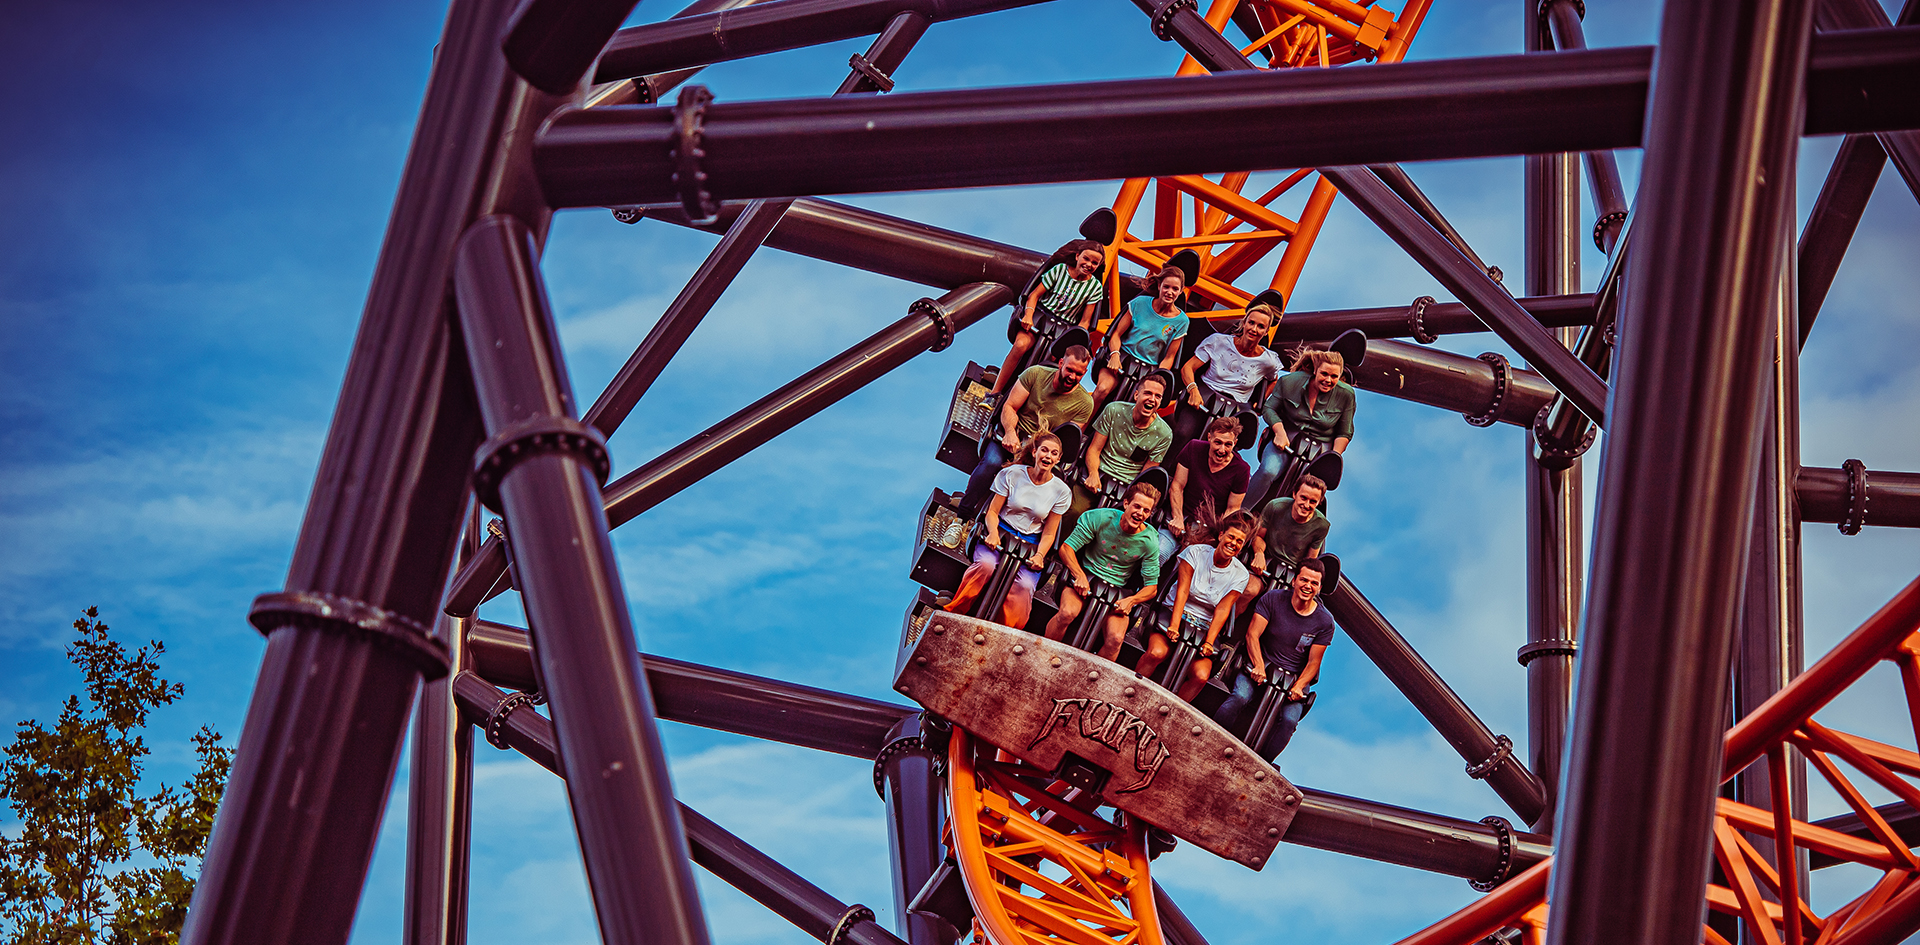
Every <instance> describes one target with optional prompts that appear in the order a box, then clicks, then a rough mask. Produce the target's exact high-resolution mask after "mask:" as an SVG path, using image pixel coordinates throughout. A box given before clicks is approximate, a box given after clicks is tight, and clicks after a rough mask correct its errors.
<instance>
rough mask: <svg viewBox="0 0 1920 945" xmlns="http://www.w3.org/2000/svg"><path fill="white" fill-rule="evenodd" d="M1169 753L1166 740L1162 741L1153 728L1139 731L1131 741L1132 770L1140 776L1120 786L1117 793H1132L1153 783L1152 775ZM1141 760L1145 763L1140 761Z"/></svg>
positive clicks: (1156, 772)
mask: <svg viewBox="0 0 1920 945" xmlns="http://www.w3.org/2000/svg"><path fill="white" fill-rule="evenodd" d="M1149 746H1151V747H1149ZM1171 755H1172V752H1169V751H1167V745H1166V742H1164V741H1162V740H1161V738H1160V736H1159V735H1157V734H1155V733H1154V731H1153V729H1151V728H1148V729H1146V731H1145V732H1143V733H1141V735H1140V739H1139V740H1138V741H1136V742H1134V743H1133V770H1135V771H1138V772H1140V773H1141V778H1140V780H1138V781H1135V782H1133V784H1131V785H1128V786H1127V787H1125V788H1122V789H1121V790H1120V792H1119V793H1121V794H1132V793H1133V792H1135V791H1140V790H1144V789H1145V788H1146V787H1147V785H1149V784H1152V783H1153V778H1154V776H1155V775H1157V774H1159V773H1160V766H1161V765H1162V764H1165V763H1166V760H1167V758H1168V757H1170V756H1171ZM1149 756H1151V757H1150V758H1149ZM1143 761H1144V762H1145V763H1142V762H1143Z"/></svg>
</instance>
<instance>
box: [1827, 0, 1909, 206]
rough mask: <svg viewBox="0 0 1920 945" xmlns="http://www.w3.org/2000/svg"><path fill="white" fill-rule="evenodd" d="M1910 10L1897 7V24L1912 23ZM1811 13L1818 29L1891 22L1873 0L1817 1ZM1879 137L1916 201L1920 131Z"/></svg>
mask: <svg viewBox="0 0 1920 945" xmlns="http://www.w3.org/2000/svg"><path fill="white" fill-rule="evenodd" d="M1914 10H1915V6H1914V5H1913V4H1908V5H1907V7H1906V8H1905V9H1903V10H1901V12H1900V23H1899V25H1901V26H1911V25H1913V22H1914V20H1913V18H1914V16H1915V13H1914ZM1814 16H1815V21H1816V22H1817V23H1818V24H1819V27H1820V29H1822V30H1868V29H1884V28H1886V27H1888V26H1891V25H1893V24H1892V23H1890V22H1888V20H1887V11H1885V10H1883V9H1881V8H1880V4H1878V3H1876V2H1874V0H1820V2H1819V3H1818V4H1817V8H1816V13H1815V14H1814ZM1879 138H1880V146H1881V147H1882V148H1885V149H1886V152H1887V159H1888V160H1890V161H1892V162H1893V166H1894V169H1896V170H1898V171H1899V172H1900V179H1901V180H1904V181H1906V182H1907V190H1908V191H1909V192H1911V193H1912V194H1913V197H1914V199H1915V200H1920V132H1915V131H1884V132H1882V133H1881V134H1880V135H1879Z"/></svg>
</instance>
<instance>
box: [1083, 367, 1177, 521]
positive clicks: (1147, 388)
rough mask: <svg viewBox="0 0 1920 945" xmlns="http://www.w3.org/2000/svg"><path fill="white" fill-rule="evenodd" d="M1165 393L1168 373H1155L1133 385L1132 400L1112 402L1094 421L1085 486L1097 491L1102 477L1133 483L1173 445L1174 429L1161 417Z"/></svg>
mask: <svg viewBox="0 0 1920 945" xmlns="http://www.w3.org/2000/svg"><path fill="white" fill-rule="evenodd" d="M1166 396H1167V376H1166V375H1165V374H1160V373H1154V374H1149V375H1147V376H1146V377H1143V378H1141V379H1140V383H1138V384H1136V385H1134V388H1133V403H1130V404H1129V403H1122V402H1115V403H1111V404H1108V405H1107V407H1106V409H1105V410H1102V411H1100V417H1099V419H1097V420H1095V421H1093V436H1092V438H1091V439H1090V440H1089V441H1088V442H1087V479H1086V485H1087V488H1088V489H1091V490H1093V491H1094V492H1099V491H1100V485H1101V480H1103V479H1112V480H1114V481H1116V482H1122V483H1127V482H1132V481H1133V480H1134V478H1135V477H1137V476H1139V475H1140V472H1141V470H1144V469H1146V468H1147V467H1148V466H1157V465H1159V464H1160V461H1161V460H1162V459H1165V458H1166V456H1167V448H1168V447H1169V446H1172V445H1173V428H1172V427H1169V426H1167V421H1165V420H1162V419H1160V404H1161V402H1162V401H1163V400H1164V399H1165V398H1166Z"/></svg>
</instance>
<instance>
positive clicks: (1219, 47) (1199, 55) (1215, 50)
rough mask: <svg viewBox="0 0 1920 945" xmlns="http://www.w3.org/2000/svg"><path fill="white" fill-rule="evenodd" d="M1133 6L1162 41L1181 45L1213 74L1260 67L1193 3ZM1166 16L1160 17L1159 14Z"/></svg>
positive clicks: (1144, 0)
mask: <svg viewBox="0 0 1920 945" xmlns="http://www.w3.org/2000/svg"><path fill="white" fill-rule="evenodd" d="M1133 5H1134V6H1136V7H1139V8H1140V12H1142V13H1145V14H1146V15H1147V19H1148V20H1150V21H1152V23H1153V35H1155V36H1158V37H1160V39H1161V40H1162V41H1166V40H1172V41H1174V42H1176V43H1179V44H1180V48H1181V49H1184V50H1186V51H1187V55H1189V56H1192V57H1193V59H1194V61H1195V62H1198V63H1199V64H1201V65H1202V66H1205V67H1206V70H1207V71H1208V72H1211V73H1214V74H1215V75H1218V74H1221V73H1225V72H1250V71H1253V70H1255V69H1258V68H1260V67H1259V66H1256V65H1254V64H1253V63H1252V62H1251V61H1249V60H1248V59H1247V57H1245V56H1242V55H1240V48H1239V47H1238V46H1235V45H1234V44H1233V43H1232V42H1230V41H1229V40H1228V39H1227V38H1226V37H1224V36H1221V35H1220V33H1219V32H1218V31H1217V30H1215V29H1214V28H1213V24H1211V23H1208V22H1207V19H1206V17H1203V16H1201V15H1200V13H1199V11H1198V9H1196V5H1195V4H1193V3H1174V4H1171V5H1167V6H1162V5H1160V4H1156V3H1155V2H1154V0H1133ZM1163 15H1164V16H1165V19H1164V20H1162V19H1161V17H1162V16H1163Z"/></svg>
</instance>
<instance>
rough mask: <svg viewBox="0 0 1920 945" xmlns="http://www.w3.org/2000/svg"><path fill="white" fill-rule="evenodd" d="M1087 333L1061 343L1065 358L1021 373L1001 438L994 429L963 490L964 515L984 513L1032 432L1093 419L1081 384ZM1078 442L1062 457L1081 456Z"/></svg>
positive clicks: (1004, 413)
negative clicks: (1000, 477) (1003, 471)
mask: <svg viewBox="0 0 1920 945" xmlns="http://www.w3.org/2000/svg"><path fill="white" fill-rule="evenodd" d="M1085 337H1086V335H1085V333H1084V332H1082V331H1080V329H1078V328H1076V329H1073V330H1072V331H1071V332H1069V333H1068V334H1067V335H1066V336H1065V337H1063V338H1061V339H1060V341H1059V342H1056V343H1055V349H1056V350H1055V351H1054V352H1053V353H1054V354H1056V355H1057V356H1058V357H1059V362H1058V363H1057V364H1055V365H1051V366H1049V365H1044V364H1037V365H1034V366H1033V367H1030V368H1028V369H1026V370H1025V371H1022V372H1020V378H1019V379H1018V380H1016V381H1014V383H1013V387H1012V388H1011V389H1009V390H1008V391H1007V399H1006V401H1005V402H1004V403H1002V404H1001V405H1000V410H999V414H1000V422H999V424H998V428H999V431H1000V433H999V435H998V436H997V437H996V436H994V435H993V433H992V431H991V429H990V430H989V432H988V435H987V437H986V438H985V440H984V442H983V443H982V445H981V450H980V461H979V463H978V464H976V465H975V466H974V468H973V474H972V475H971V476H969V477H968V479H967V488H966V491H965V492H964V493H962V495H961V498H960V512H961V514H962V515H963V516H965V517H969V518H970V517H972V516H974V515H977V514H979V511H980V507H981V506H982V504H984V503H985V502H986V501H987V495H988V491H989V489H990V488H991V487H992V486H993V480H994V477H995V476H997V475H999V474H1000V468H1001V467H1002V466H1005V465H1006V464H1007V463H1008V462H1010V461H1011V459H1012V457H1013V454H1014V453H1016V452H1018V451H1019V449H1020V446H1021V444H1022V443H1024V442H1026V440H1027V439H1028V438H1029V437H1031V436H1033V435H1034V434H1035V433H1038V432H1040V431H1042V430H1056V431H1057V430H1058V428H1059V426H1060V424H1062V423H1070V424H1073V425H1074V426H1076V427H1079V426H1082V425H1084V424H1085V423H1086V422H1087V421H1088V420H1089V419H1091V418H1092V416H1093V399H1092V398H1091V397H1089V396H1088V395H1087V391H1086V388H1084V387H1081V386H1080V380H1081V379H1082V378H1084V377H1085V376H1086V374H1087V364H1088V362H1089V361H1090V360H1091V356H1090V355H1089V354H1088V353H1087V348H1086V345H1084V344H1082V343H1080V342H1081V340H1082V339H1084V338H1085ZM1073 445H1074V447H1075V453H1074V454H1072V455H1067V456H1064V457H1062V460H1063V461H1064V462H1068V463H1071V462H1073V461H1074V460H1075V459H1076V458H1077V450H1078V446H1079V444H1078V441H1076V442H1075V443H1074V444H1073Z"/></svg>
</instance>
